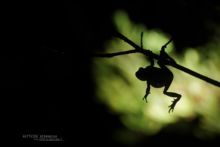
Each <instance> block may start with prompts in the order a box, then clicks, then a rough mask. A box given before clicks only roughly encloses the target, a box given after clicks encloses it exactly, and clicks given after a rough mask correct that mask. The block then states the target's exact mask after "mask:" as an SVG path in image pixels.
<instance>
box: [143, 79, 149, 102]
mask: <svg viewBox="0 0 220 147" xmlns="http://www.w3.org/2000/svg"><path fill="white" fill-rule="evenodd" d="M149 94H150V84H149V83H148V82H147V89H146V93H145V95H144V97H143V100H145V101H146V103H147V96H148V95H149Z"/></svg>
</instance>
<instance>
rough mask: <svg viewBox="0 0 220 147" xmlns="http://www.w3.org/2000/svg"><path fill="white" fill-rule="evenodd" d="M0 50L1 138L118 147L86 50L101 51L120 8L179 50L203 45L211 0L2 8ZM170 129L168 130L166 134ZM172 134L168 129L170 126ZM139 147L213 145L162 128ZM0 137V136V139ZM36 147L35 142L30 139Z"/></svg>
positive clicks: (115, 124)
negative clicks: (44, 137)
mask: <svg viewBox="0 0 220 147" xmlns="http://www.w3.org/2000/svg"><path fill="white" fill-rule="evenodd" d="M3 6H4V9H3V10H2V14H1V15H2V46H1V54H0V56H1V79H0V80H1V81H0V86H1V100H2V102H1V105H2V107H1V109H2V111H1V114H2V122H3V123H2V124H3V125H2V129H3V130H4V131H3V133H2V134H3V136H4V137H5V138H6V139H7V140H16V142H22V143H26V142H29V141H30V140H28V139H24V138H22V135H24V134H56V135H59V136H61V137H62V138H63V139H64V142H62V143H71V144H77V143H80V146H82V145H84V144H85V143H89V144H91V145H103V146H106V145H111V146H112V145H120V144H119V143H117V142H116V141H114V140H113V138H112V134H111V133H112V130H114V129H116V128H121V127H122V125H121V124H120V122H119V120H118V118H117V116H113V115H111V114H109V113H108V112H107V110H106V109H105V108H104V106H100V105H98V104H96V103H95V102H94V99H95V95H94V89H95V87H94V80H95V79H94V78H93V77H92V75H91V71H92V70H95V69H92V68H91V63H92V57H91V53H93V52H96V51H101V50H103V42H104V41H106V40H108V39H110V38H111V37H112V33H113V31H114V28H113V25H112V21H111V17H112V13H113V12H114V11H115V10H118V9H124V10H126V11H127V12H128V14H129V16H130V17H131V19H132V20H133V21H135V22H138V23H143V24H145V25H146V26H147V27H148V28H149V29H153V28H160V29H161V30H163V31H164V32H166V33H169V34H171V36H173V38H174V44H175V46H176V49H177V52H179V53H180V54H181V52H182V51H183V49H184V47H195V46H201V45H203V44H205V43H206V42H208V41H210V40H211V39H212V37H213V36H214V35H215V31H214V30H213V29H212V28H211V27H209V26H208V25H207V22H209V23H210V22H211V23H213V24H218V23H219V18H220V17H219V15H220V13H219V11H218V10H217V7H218V6H219V5H217V3H214V2H212V1H208V0H207V1H205V0H200V1H198V2H196V1H191V0H176V1H162V0H161V1H160V0H153V1H130V2H129V1H126V2H122V1H120V2H113V1H111V2H107V1H102V2H94V1H93V2H86V1H81V3H75V2H74V1H62V2H36V3H34V2H24V3H21V2H16V3H10V4H8V3H7V4H6V3H5V4H3ZM168 130H169V129H168ZM170 130H173V129H170ZM146 139H147V141H146V142H145V141H143V142H141V143H140V144H139V146H141V145H152V144H157V143H167V144H169V143H171V139H172V140H175V141H172V143H181V144H184V143H185V144H188V143H189V142H195V143H197V144H203V143H211V142H217V139H218V138H216V140H211V141H205V140H199V139H196V138H195V137H193V135H192V134H191V133H190V131H189V133H187V134H181V133H178V132H175V131H167V130H166V131H162V132H160V133H159V134H158V135H156V136H153V137H150V138H146ZM3 140H4V139H3ZM34 143H39V142H34Z"/></svg>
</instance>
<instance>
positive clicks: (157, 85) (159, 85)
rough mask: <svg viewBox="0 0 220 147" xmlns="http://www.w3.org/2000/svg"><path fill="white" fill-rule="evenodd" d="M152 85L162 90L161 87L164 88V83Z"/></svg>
mask: <svg viewBox="0 0 220 147" xmlns="http://www.w3.org/2000/svg"><path fill="white" fill-rule="evenodd" d="M151 85H152V86H153V87H155V88H161V87H163V86H164V83H163V82H162V83H161V82H155V81H154V82H153V83H151Z"/></svg>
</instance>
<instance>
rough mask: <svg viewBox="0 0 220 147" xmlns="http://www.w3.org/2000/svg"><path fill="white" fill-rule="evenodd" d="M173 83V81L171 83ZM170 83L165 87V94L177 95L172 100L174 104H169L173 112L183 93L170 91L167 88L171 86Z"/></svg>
mask: <svg viewBox="0 0 220 147" xmlns="http://www.w3.org/2000/svg"><path fill="white" fill-rule="evenodd" d="M170 84H171V83H170ZM170 84H169V85H168V86H165V88H164V91H163V93H164V94H165V95H167V96H169V97H175V98H174V100H173V101H172V104H171V105H170V106H169V108H170V109H169V111H168V112H169V113H170V111H172V112H173V110H174V107H175V106H176V103H177V102H178V101H179V100H180V98H181V95H180V94H178V93H174V92H168V91H167V90H168V89H169V87H170Z"/></svg>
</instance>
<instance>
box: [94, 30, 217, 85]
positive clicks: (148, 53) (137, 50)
mask: <svg viewBox="0 0 220 147" xmlns="http://www.w3.org/2000/svg"><path fill="white" fill-rule="evenodd" d="M115 35H116V37H118V38H120V39H121V40H123V41H125V42H126V43H128V44H129V45H131V46H132V47H134V49H133V50H128V51H122V52H117V53H106V54H96V55H95V56H96V57H115V56H119V55H126V54H131V53H142V54H144V55H145V56H148V57H150V58H154V59H157V60H159V59H161V57H160V56H159V55H157V54H154V53H153V52H152V51H150V50H148V49H143V48H142V47H139V46H138V45H137V44H135V43H134V42H132V41H131V40H129V39H128V38H127V37H125V36H124V35H122V34H120V33H118V32H116V33H115ZM141 38H142V37H141ZM171 41H172V39H170V40H169V41H168V42H167V43H166V44H165V45H163V46H162V48H161V49H165V48H166V46H167V45H168V44H169V43H170V42H171ZM141 44H142V43H141ZM141 46H142V45H141ZM164 64H166V65H169V66H172V67H174V68H176V69H179V70H181V71H183V72H185V73H188V74H190V75H192V76H194V77H197V78H199V79H201V80H203V81H206V82H208V83H210V84H212V85H215V86H217V87H220V82H219V81H216V80H213V79H211V78H209V77H206V76H204V75H202V74H200V73H197V72H195V71H193V70H191V69H188V68H186V67H184V66H181V65H179V64H177V63H173V62H169V60H167V61H166V60H165V62H164Z"/></svg>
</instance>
